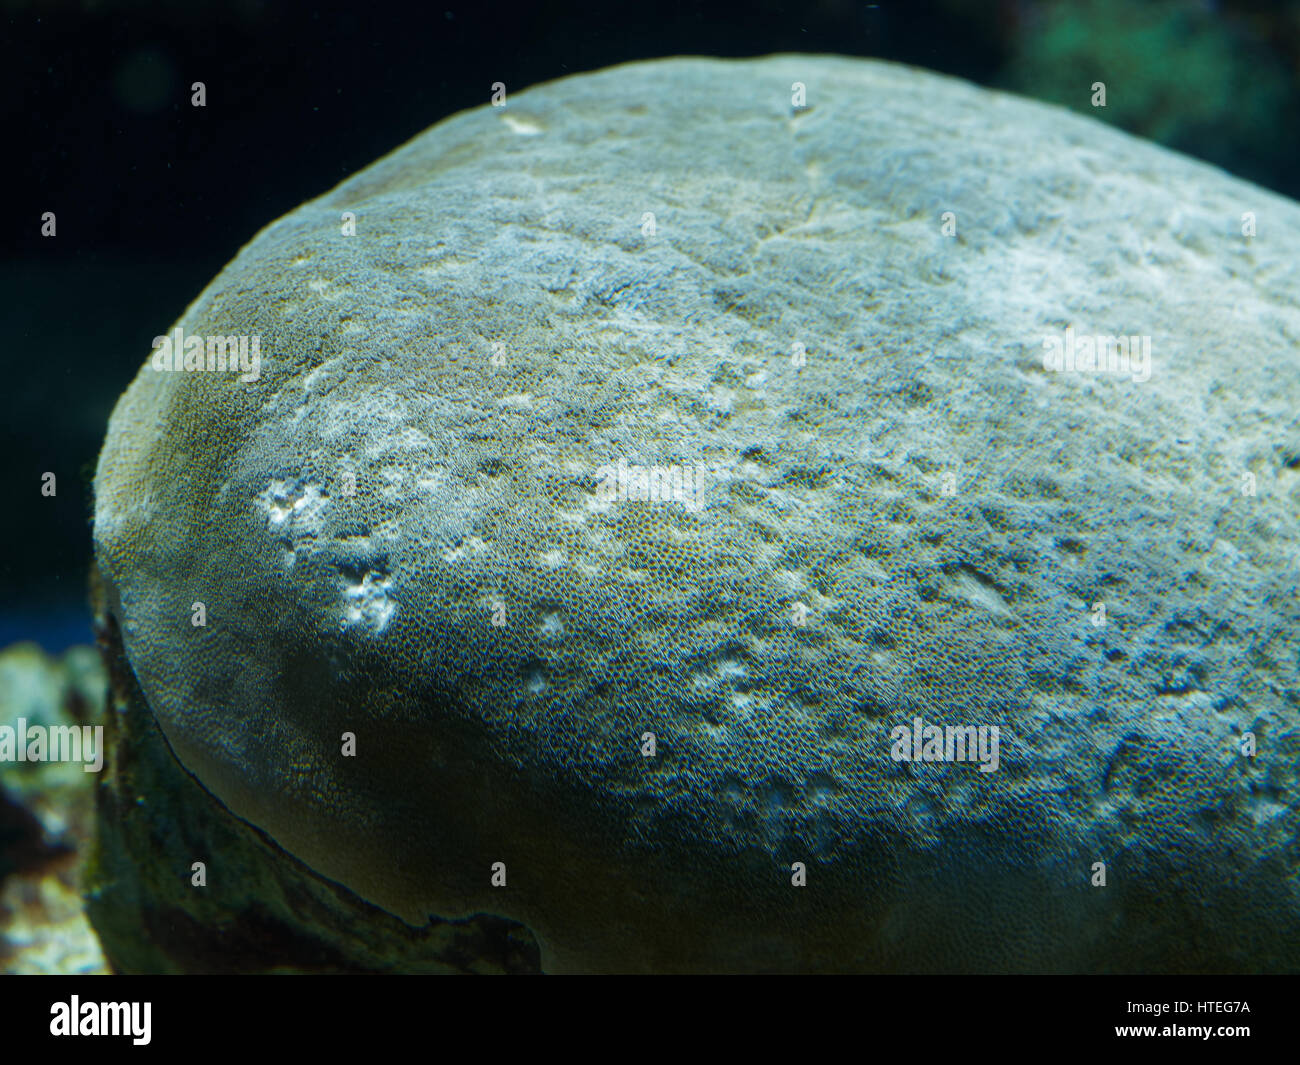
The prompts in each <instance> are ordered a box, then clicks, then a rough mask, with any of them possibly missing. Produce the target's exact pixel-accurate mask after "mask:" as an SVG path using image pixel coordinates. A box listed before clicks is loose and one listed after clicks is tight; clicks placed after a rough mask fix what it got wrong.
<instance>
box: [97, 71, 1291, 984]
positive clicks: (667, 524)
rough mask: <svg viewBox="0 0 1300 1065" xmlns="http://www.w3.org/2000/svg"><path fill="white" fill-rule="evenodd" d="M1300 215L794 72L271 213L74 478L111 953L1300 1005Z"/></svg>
mask: <svg viewBox="0 0 1300 1065" xmlns="http://www.w3.org/2000/svg"><path fill="white" fill-rule="evenodd" d="M1298 232H1300V206H1298V205H1297V204H1296V203H1294V202H1292V201H1290V200H1288V199H1286V198H1284V197H1281V196H1279V195H1276V194H1274V193H1270V192H1267V191H1265V190H1264V189H1262V188H1259V187H1257V186H1254V185H1251V184H1249V183H1247V182H1245V181H1242V180H1240V179H1237V178H1234V177H1231V176H1229V175H1227V174H1226V173H1224V172H1222V171H1220V170H1218V169H1216V168H1214V167H1212V166H1209V165H1207V164H1204V163H1200V162H1196V161H1193V160H1191V159H1189V158H1187V157H1185V156H1181V155H1178V154H1176V153H1173V152H1171V151H1168V150H1166V149H1163V148H1161V147H1158V146H1156V145H1154V144H1151V143H1148V142H1145V141H1142V140H1139V139H1137V138H1134V137H1132V136H1129V135H1127V134H1124V133H1121V132H1118V131H1116V130H1114V129H1111V128H1108V127H1107V126H1105V125H1103V124H1102V123H1100V122H1098V121H1096V120H1095V119H1092V118H1089V117H1086V116H1083V115H1078V114H1074V113H1070V112H1067V111H1065V110H1063V109H1061V108H1057V107H1053V106H1050V105H1047V104H1042V103H1035V102H1031V101H1028V100H1025V99H1021V98H1018V97H1013V96H1009V95H1006V94H1002V93H998V92H992V91H989V90H986V89H982V88H978V87H976V86H974V85H971V84H969V83H966V82H962V81H959V80H956V79H951V78H947V77H943V76H940V75H936V74H932V73H928V72H924V71H921V70H918V69H914V68H909V67H904V66H900V65H894V64H890V63H885V62H878V61H867V60H856V59H847V58H838V57H830V56H812V55H782V56H775V57H770V58H766V59H760V60H743V61H725V60H710V59H686V58H684V59H672V60H659V61H652V62H643V63H634V64H629V65H625V66H620V67H616V68H612V69H609V70H604V71H600V72H598V73H594V74H584V75H578V76H574V77H569V78H564V79H562V80H559V81H556V82H551V83H548V84H545V85H541V86H538V87H536V88H533V89H530V90H527V91H525V92H522V93H517V94H515V93H509V94H507V93H506V92H505V90H504V87H502V89H501V91H500V92H499V93H497V94H496V98H495V99H494V101H493V103H491V104H488V105H485V106H482V107H479V108H476V109H474V110H471V111H467V112H463V113H461V114H458V115H455V116H454V117H452V118H450V119H447V120H446V121H443V122H441V123H439V124H438V125H436V126H435V127H433V128H432V129H430V130H429V131H427V132H426V133H424V134H422V135H420V136H418V137H416V138H415V139H414V140H412V141H411V142H410V143H408V144H406V145H405V146H403V147H401V148H399V149H398V150H397V151H395V152H393V153H391V154H389V155H387V156H385V157H384V158H383V159H381V160H379V161H378V162H376V163H375V164H374V165H372V166H370V167H368V168H367V169H365V170H363V171H361V172H360V173H358V174H356V175H355V176H353V177H351V178H349V179H348V180H346V181H344V182H343V183H342V184H341V185H339V186H338V187H337V188H335V189H333V190H332V191H330V192H328V193H326V194H325V195H324V196H322V197H320V198H319V199H316V200H313V201H311V202H309V203H306V204H304V205H303V206H302V207H300V208H298V209H297V210H295V211H292V212H291V213H289V214H288V215H286V216H285V217H283V218H281V219H279V220H278V221H276V222H274V223H273V224H271V225H269V226H268V227H267V228H266V229H264V230H263V231H262V232H261V233H260V234H258V236H257V237H256V238H255V239H254V240H253V241H252V242H250V243H249V244H248V245H247V246H246V247H245V248H244V249H243V250H242V251H241V252H240V253H239V255H238V256H237V257H236V258H235V260H234V261H233V262H231V263H230V265H229V266H227V267H226V268H225V269H224V270H223V271H222V272H221V273H220V274H219V275H218V277H217V278H216V279H215V280H214V281H213V282H212V284H211V285H209V286H208V287H207V288H206V289H205V290H204V291H203V292H202V293H201V294H200V295H199V296H198V297H197V298H196V299H195V300H194V302H193V303H192V304H191V305H190V307H189V308H188V309H187V311H186V312H185V314H184V315H183V316H182V318H181V319H180V321H179V322H178V323H176V326H175V327H174V329H173V330H171V331H169V332H168V333H167V334H166V335H164V336H162V337H159V338H158V339H157V341H156V342H155V350H154V351H153V352H152V353H151V354H150V355H149V356H148V357H147V358H146V361H145V363H144V365H143V366H142V367H141V369H140V371H139V374H138V376H137V377H136V379H135V381H134V383H133V384H132V385H131V387H130V388H129V389H128V391H127V392H126V394H125V395H124V396H123V397H122V399H121V400H120V402H119V403H118V406H117V408H116V410H115V412H114V414H113V417H112V420H111V423H110V425H109V430H108V436H107V439H106V441H105V444H104V449H103V452H102V455H101V457H100V462H99V468H98V472H97V475H96V479H95V527H94V535H95V550H96V559H97V567H98V575H97V578H96V588H97V591H96V597H97V625H98V635H99V639H100V642H101V647H102V648H103V649H104V653H105V657H106V662H107V664H108V671H109V676H110V680H111V695H110V712H109V713H108V714H107V715H106V717H107V724H108V735H109V740H110V743H111V748H110V756H109V761H108V770H107V772H106V779H105V780H104V782H103V784H102V786H101V787H100V788H99V789H98V791H97V793H96V801H97V804H98V809H99V834H98V839H97V843H96V849H95V853H94V854H93V856H92V863H91V869H90V881H89V895H88V907H89V916H90V919H91V921H92V922H93V923H94V925H95V927H96V929H97V931H98V932H99V935H100V937H101V940H102V942H103V944H104V950H105V953H106V956H107V958H108V960H109V962H110V963H111V964H112V966H113V967H114V968H115V969H117V970H118V971H128V972H144V971H168V972H173V971H175V972H180V971H212V970H219V971H282V970H295V971H299V970H301V971H319V970H323V969H325V970H338V971H408V970H410V971H414V970H418V971H464V972H476V971H483V972H488V971H492V972H527V971H538V970H540V971H546V972H566V971H567V972H592V971H596V972H607V971H617V972H626V971H674V972H676V971H805V972H844V971H869V972H940V971H941V972H1159V973H1177V972H1220V973H1234V972H1283V971H1295V970H1296V969H1297V968H1298V967H1300V899H1298V898H1297V894H1296V892H1297V884H1300V878H1297V868H1298V866H1300V850H1297V844H1296V840H1297V822H1298V820H1300V813H1298V811H1297V806H1296V799H1295V796H1296V774H1297V764H1298V762H1297V756H1300V733H1297V717H1298V714H1300V698H1298V693H1300V677H1298V676H1297V663H1298V662H1300V625H1298V624H1297V622H1298V621H1300V606H1298V605H1297V601H1296V597H1295V561H1296V551H1297V522H1296V517H1297V492H1298V491H1300V425H1298V424H1297V421H1296V416H1295V411H1296V410H1297V409H1300V374H1297V354H1296V352H1297V344H1298V343H1300V311H1298V310H1297V290H1296V275H1295V271H1294V269H1293V268H1292V267H1293V263H1292V259H1293V251H1292V249H1294V247H1295V242H1296V237H1297V233H1298Z"/></svg>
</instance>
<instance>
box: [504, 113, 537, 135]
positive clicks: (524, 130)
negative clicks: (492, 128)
mask: <svg viewBox="0 0 1300 1065" xmlns="http://www.w3.org/2000/svg"><path fill="white" fill-rule="evenodd" d="M501 121H502V122H504V123H505V124H506V128H507V129H509V130H510V131H511V132H512V133H518V134H519V135H521V136H524V137H535V136H537V134H539V133H541V132H542V127H541V126H539V125H538V124H537V123H536V122H530V121H529V120H528V119H526V118H515V117H514V115H502V116H501Z"/></svg>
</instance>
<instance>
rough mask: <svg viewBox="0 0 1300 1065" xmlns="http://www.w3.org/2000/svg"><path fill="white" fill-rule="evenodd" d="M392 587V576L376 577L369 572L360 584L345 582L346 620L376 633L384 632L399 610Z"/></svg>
mask: <svg viewBox="0 0 1300 1065" xmlns="http://www.w3.org/2000/svg"><path fill="white" fill-rule="evenodd" d="M392 589H393V581H392V578H390V577H376V576H375V575H374V574H373V573H367V574H366V575H365V576H364V577H363V578H362V579H361V582H360V583H359V584H351V583H349V584H345V585H344V586H343V600H344V602H343V618H344V620H345V621H346V622H347V623H348V624H349V625H358V626H362V627H364V628H368V629H370V630H371V631H372V632H374V633H376V634H378V633H381V632H383V631H384V629H385V628H387V627H388V623H389V621H391V620H392V617H393V615H394V614H395V613H396V612H397V604H396V603H395V602H394V601H393V597H392Z"/></svg>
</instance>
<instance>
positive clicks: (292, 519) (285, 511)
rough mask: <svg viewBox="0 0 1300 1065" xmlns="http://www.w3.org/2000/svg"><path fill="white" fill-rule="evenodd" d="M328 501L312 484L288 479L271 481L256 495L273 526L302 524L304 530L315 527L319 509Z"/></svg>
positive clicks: (259, 504) (258, 502) (310, 529)
mask: <svg viewBox="0 0 1300 1065" xmlns="http://www.w3.org/2000/svg"><path fill="white" fill-rule="evenodd" d="M328 502H329V501H328V500H327V499H326V498H325V497H324V496H323V495H321V490H320V489H319V488H317V487H316V486H315V485H314V484H308V485H297V484H293V483H291V482H289V481H272V482H271V483H270V484H269V485H268V486H267V489H266V491H265V492H263V493H262V494H261V495H259V496H257V504H258V506H259V507H261V509H262V510H263V512H264V513H265V514H266V519H267V521H269V522H270V523H271V524H272V525H273V526H279V525H284V524H286V523H289V524H292V525H294V526H295V527H296V526H299V525H302V526H303V528H304V531H313V530H314V529H315V527H316V525H317V523H318V521H319V518H320V511H321V509H322V508H323V507H324V506H325V504H326V503H328Z"/></svg>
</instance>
